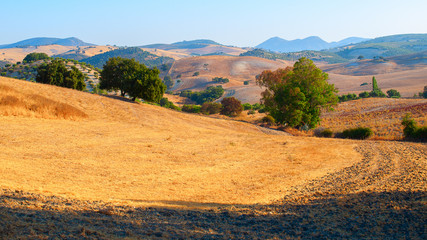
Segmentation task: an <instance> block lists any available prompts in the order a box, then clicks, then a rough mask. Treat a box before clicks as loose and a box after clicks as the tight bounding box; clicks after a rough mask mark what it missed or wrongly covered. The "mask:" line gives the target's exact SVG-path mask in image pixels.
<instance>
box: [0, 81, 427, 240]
mask: <svg viewBox="0 0 427 240" xmlns="http://www.w3.org/2000/svg"><path fill="white" fill-rule="evenodd" d="M41 94H43V96H42V95H41ZM0 99H1V100H0V129H2V132H1V140H0V141H1V143H2V144H0V173H1V175H2V178H1V179H0V236H5V237H6V238H25V237H27V238H28V237H31V238H42V237H43V238H49V237H52V238H53V237H55V236H57V237H61V238H72V237H75V236H81V237H88V238H102V239H111V238H124V237H130V238H263V239H267V238H269V239H272V238H297V237H298V236H301V235H304V236H311V237H313V238H353V237H356V238H364V237H371V238H373V237H375V238H386V237H393V238H404V237H409V236H410V237H412V238H422V236H423V234H424V228H425V224H426V220H425V217H424V211H425V203H424V202H423V200H424V199H425V198H426V197H427V196H426V191H427V188H426V186H427V184H426V179H427V166H426V162H427V161H426V160H427V159H426V153H427V149H426V146H425V145H424V144H417V143H405V142H381V141H369V142H363V141H351V140H337V139H318V138H304V137H290V136H283V135H268V134H265V133H263V132H262V131H260V130H259V128H257V127H255V126H253V125H250V124H246V123H241V122H236V121H229V120H221V119H212V118H206V117H203V116H198V115H191V114H184V113H180V112H175V111H172V110H168V109H164V108H160V107H157V106H152V105H147V104H137V103H130V102H127V101H120V100H116V99H112V98H108V97H104V96H99V95H92V94H88V93H84V92H79V91H74V90H70V89H64V88H59V87H55V86H48V85H42V84H36V83H31V82H26V81H20V80H15V79H10V78H2V77H0ZM31 106H33V107H31ZM58 106H60V107H58ZM307 219H308V220H307Z"/></svg>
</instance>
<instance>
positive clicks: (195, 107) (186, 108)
mask: <svg viewBox="0 0 427 240" xmlns="http://www.w3.org/2000/svg"><path fill="white" fill-rule="evenodd" d="M181 110H182V111H183V112H188V113H200V110H201V107H200V106H199V105H192V104H189V105H184V106H182V109H181Z"/></svg>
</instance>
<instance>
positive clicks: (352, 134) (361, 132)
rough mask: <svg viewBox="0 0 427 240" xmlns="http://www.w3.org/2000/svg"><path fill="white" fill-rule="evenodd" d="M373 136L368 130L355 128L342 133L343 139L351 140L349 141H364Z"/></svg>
mask: <svg viewBox="0 0 427 240" xmlns="http://www.w3.org/2000/svg"><path fill="white" fill-rule="evenodd" d="M372 134H373V132H372V130H371V129H370V128H364V127H357V128H351V129H347V130H344V131H343V132H342V134H341V135H342V137H343V138H351V139H366V138H369V137H370V136H371V135H372Z"/></svg>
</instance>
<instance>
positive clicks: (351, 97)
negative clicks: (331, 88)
mask: <svg viewBox="0 0 427 240" xmlns="http://www.w3.org/2000/svg"><path fill="white" fill-rule="evenodd" d="M359 98H360V97H358V96H357V95H356V94H354V93H349V94H347V95H341V96H339V97H338V100H339V102H346V101H351V100H357V99H359Z"/></svg>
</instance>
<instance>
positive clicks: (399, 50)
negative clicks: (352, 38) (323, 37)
mask: <svg viewBox="0 0 427 240" xmlns="http://www.w3.org/2000/svg"><path fill="white" fill-rule="evenodd" d="M426 50H427V34H401V35H392V36H385V37H379V38H375V39H372V40H369V41H366V42H361V43H358V44H352V45H348V46H345V47H337V48H334V49H329V50H328V51H331V52H335V53H336V54H338V55H340V56H341V57H343V58H346V59H356V58H358V57H359V56H363V57H364V58H370V59H372V58H374V57H376V56H382V57H392V56H398V55H405V54H412V53H417V52H422V51H426Z"/></svg>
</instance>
